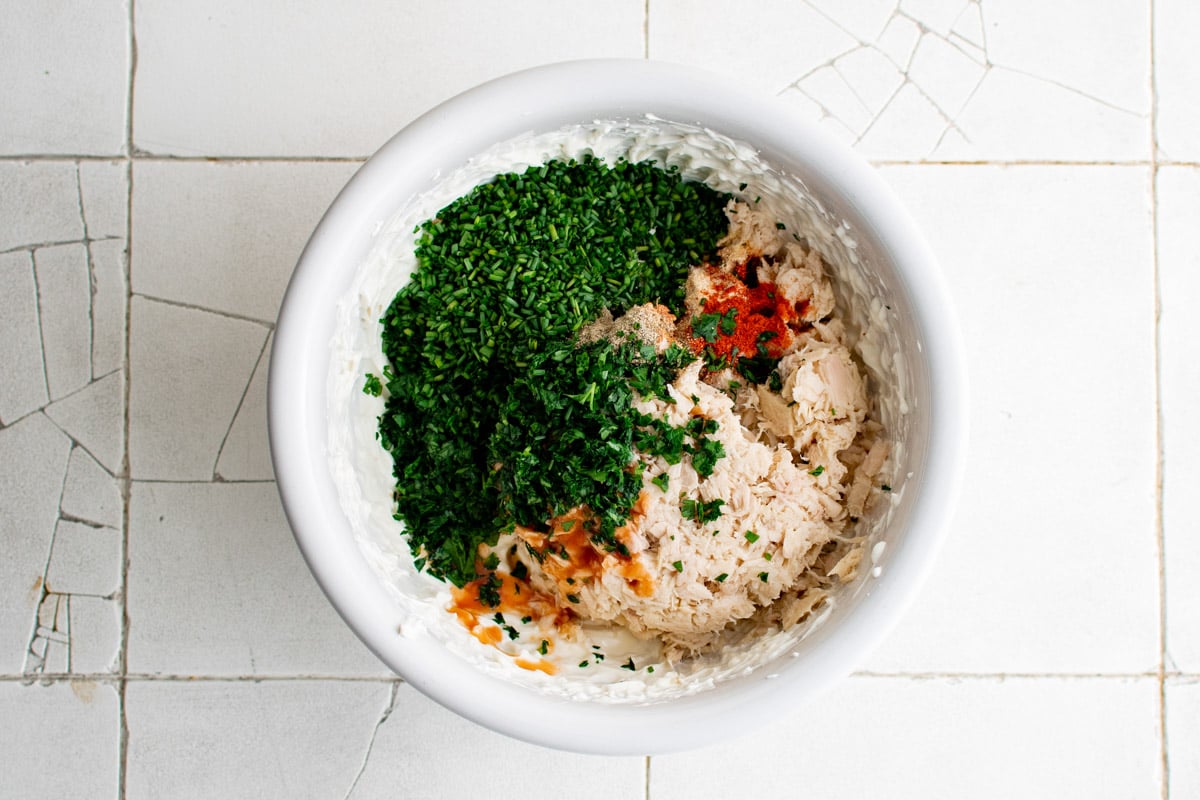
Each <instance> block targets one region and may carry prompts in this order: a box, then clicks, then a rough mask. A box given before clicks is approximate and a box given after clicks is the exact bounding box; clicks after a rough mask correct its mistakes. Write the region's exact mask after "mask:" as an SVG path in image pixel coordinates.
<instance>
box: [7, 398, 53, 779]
mask: <svg viewBox="0 0 1200 800" xmlns="http://www.w3.org/2000/svg"><path fill="white" fill-rule="evenodd" d="M70 451H71V441H70V439H68V438H67V437H66V436H64V435H63V434H62V432H61V431H59V430H58V428H56V427H54V425H53V424H52V423H51V422H50V421H49V420H48V419H46V417H44V416H43V415H42V414H34V415H32V416H29V417H26V418H25V419H23V420H21V421H20V422H17V423H15V424H14V425H12V426H10V427H8V428H5V429H4V430H0V497H4V498H20V502H11V501H7V502H5V504H4V506H5V507H4V514H3V515H0V541H3V542H4V543H5V544H4V557H3V558H0V673H8V674H10V675H13V674H18V673H20V672H21V670H22V665H23V663H24V660H25V651H26V649H27V648H28V645H29V638H30V632H31V630H32V629H33V622H34V618H35V616H36V612H37V609H38V605H39V603H40V602H41V597H42V583H43V580H44V578H43V575H44V572H45V569H46V561H47V558H48V557H49V554H50V541H51V539H52V538H53V536H54V526H55V520H56V519H57V518H58V504H59V498H60V497H61V495H62V489H63V477H64V475H65V474H66V470H67V457H68V454H69V453H70ZM0 727H7V726H0ZM0 772H3V770H0Z"/></svg>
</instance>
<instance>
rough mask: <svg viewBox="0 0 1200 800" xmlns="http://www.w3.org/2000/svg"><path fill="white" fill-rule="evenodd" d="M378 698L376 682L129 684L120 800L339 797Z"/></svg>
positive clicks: (383, 693)
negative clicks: (122, 799)
mask: <svg viewBox="0 0 1200 800" xmlns="http://www.w3.org/2000/svg"><path fill="white" fill-rule="evenodd" d="M387 695H388V686H387V685H386V684H381V683H354V682H336V681H278V682H269V683H251V682H242V681H234V682H228V683H227V682H209V681H205V682H199V683H176V682H158V681H148V682H147V681H135V682H132V683H130V684H129V686H128V687H127V688H126V690H125V709H126V717H127V719H128V725H129V755H128V761H129V763H128V767H127V769H126V794H125V796H126V797H127V798H128V800H158V798H162V797H173V798H184V797H196V798H209V797H289V798H293V797H294V798H335V797H344V796H345V794H346V791H347V789H348V787H349V786H350V784H351V782H352V781H353V780H354V774H355V771H356V770H357V769H358V766H359V761H360V760H361V759H362V754H363V751H364V750H365V749H366V746H367V742H368V740H369V737H370V733H371V729H372V726H373V725H374V723H375V720H376V718H377V717H378V715H379V709H380V707H381V705H382V703H383V702H384V701H385V700H386V698H387ZM393 796H394V797H400V796H404V797H407V795H404V794H402V793H395V794H393Z"/></svg>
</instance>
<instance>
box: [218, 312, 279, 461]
mask: <svg viewBox="0 0 1200 800" xmlns="http://www.w3.org/2000/svg"><path fill="white" fill-rule="evenodd" d="M272 341H273V334H272V336H268V337H267V343H266V345H265V346H264V347H263V353H262V357H261V358H260V359H259V362H258V365H257V366H256V367H255V368H254V376H253V377H252V378H251V379H250V385H249V386H248V387H247V388H246V395H245V397H243V398H242V404H241V406H240V407H239V408H238V412H237V416H236V417H234V420H233V424H232V425H231V426H230V427H229V434H228V436H226V437H225V442H224V443H223V445H222V446H221V452H220V455H219V456H218V457H217V468H216V473H215V474H216V476H217V477H218V478H220V479H222V480H229V481H256V480H267V481H271V480H275V472H274V470H273V469H272V467H271V447H270V441H269V438H268V436H267V375H268V374H269V373H270V369H271V343H272Z"/></svg>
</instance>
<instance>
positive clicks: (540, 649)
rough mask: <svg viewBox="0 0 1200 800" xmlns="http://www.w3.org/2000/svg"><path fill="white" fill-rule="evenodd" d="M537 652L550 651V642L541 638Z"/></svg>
mask: <svg viewBox="0 0 1200 800" xmlns="http://www.w3.org/2000/svg"><path fill="white" fill-rule="evenodd" d="M538 652H539V653H541V654H542V655H546V653H548V652H550V642H548V641H546V640H545V639H542V643H541V645H539V646H538Z"/></svg>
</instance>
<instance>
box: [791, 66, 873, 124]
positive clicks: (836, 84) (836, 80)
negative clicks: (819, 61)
mask: <svg viewBox="0 0 1200 800" xmlns="http://www.w3.org/2000/svg"><path fill="white" fill-rule="evenodd" d="M797 88H799V90H800V91H801V92H802V93H804V95H806V96H807V97H809V98H811V99H812V100H813V101H815V102H816V103H817V104H818V105H819V106H820V107H821V111H822V112H823V113H825V114H828V115H829V116H831V117H834V118H835V119H837V121H838V122H840V123H842V124H843V125H845V126H846V127H847V128H848V129H849V130H851V131H856V130H862V129H863V128H865V127H866V126H867V125H869V124H870V122H871V117H872V116H874V115H873V114H872V113H871V109H870V108H868V107H867V106H866V104H865V103H863V101H862V99H861V98H859V97H858V95H856V94H855V92H854V88H853V87H852V86H851V85H850V83H849V82H848V81H847V79H846V78H844V77H842V75H841V74H840V73H839V72H838V70H837V69H835V68H834V67H833V66H832V65H830V66H828V67H822V68H821V69H819V70H817V71H816V72H814V73H812V74H811V75H809V76H808V77H807V78H805V79H804V80H802V81H800V83H799V85H798V87H797Z"/></svg>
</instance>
